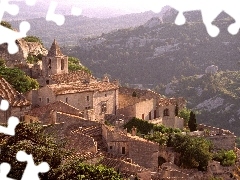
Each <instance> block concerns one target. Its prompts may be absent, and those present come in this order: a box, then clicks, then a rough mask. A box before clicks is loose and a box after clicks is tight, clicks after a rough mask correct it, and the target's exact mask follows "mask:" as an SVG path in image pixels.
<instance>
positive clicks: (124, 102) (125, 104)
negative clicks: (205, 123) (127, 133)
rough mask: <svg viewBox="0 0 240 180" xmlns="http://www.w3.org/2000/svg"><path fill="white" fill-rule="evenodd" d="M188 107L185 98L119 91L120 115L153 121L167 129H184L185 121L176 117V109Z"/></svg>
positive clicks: (129, 90) (150, 92)
mask: <svg viewBox="0 0 240 180" xmlns="http://www.w3.org/2000/svg"><path fill="white" fill-rule="evenodd" d="M176 106H178V108H179V110H181V109H182V108H184V107H185V106H186V101H185V99H184V98H163V97H162V96H161V95H159V94H157V93H155V92H153V91H150V90H139V89H131V88H123V87H120V89H119V109H118V114H122V115H124V116H127V117H136V118H139V119H143V120H148V121H149V120H151V122H157V123H160V124H163V125H165V126H167V127H174V128H181V129H182V128H183V126H184V120H183V119H182V118H179V117H177V116H175V109H176Z"/></svg>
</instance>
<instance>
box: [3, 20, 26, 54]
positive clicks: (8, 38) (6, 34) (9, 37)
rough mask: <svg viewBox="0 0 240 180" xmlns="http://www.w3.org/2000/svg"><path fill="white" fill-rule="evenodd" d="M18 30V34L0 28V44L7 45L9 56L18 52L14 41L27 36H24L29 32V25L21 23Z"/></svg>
mask: <svg viewBox="0 0 240 180" xmlns="http://www.w3.org/2000/svg"><path fill="white" fill-rule="evenodd" d="M19 30H20V32H17V31H13V30H11V29H8V28H6V27H4V26H0V32H1V36H0V44H3V43H8V52H9V53H10V54H15V53H17V52H18V46H17V44H16V42H15V41H16V40H17V39H20V38H23V37H26V36H27V35H26V34H27V32H28V31H29V30H30V24H29V23H28V22H26V21H23V22H21V23H20V26H19Z"/></svg>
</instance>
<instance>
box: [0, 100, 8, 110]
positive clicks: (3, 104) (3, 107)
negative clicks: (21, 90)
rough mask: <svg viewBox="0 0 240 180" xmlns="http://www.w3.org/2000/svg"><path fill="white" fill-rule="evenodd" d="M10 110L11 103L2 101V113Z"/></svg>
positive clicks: (0, 106)
mask: <svg viewBox="0 0 240 180" xmlns="http://www.w3.org/2000/svg"><path fill="white" fill-rule="evenodd" d="M8 108H9V103H8V101H7V100H4V99H2V100H1V103H0V110H1V111H6V110H8Z"/></svg>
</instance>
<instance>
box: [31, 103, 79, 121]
mask: <svg viewBox="0 0 240 180" xmlns="http://www.w3.org/2000/svg"><path fill="white" fill-rule="evenodd" d="M52 110H54V111H57V112H63V113H68V114H71V115H76V116H79V115H81V111H80V110H79V109H77V108H75V107H73V106H71V105H69V104H67V103H64V102H62V101H56V102H54V103H50V104H47V105H45V106H42V107H37V108H34V109H32V110H31V111H29V112H28V113H27V114H28V115H30V116H34V117H38V118H39V119H40V120H41V122H42V123H44V121H45V120H46V121H47V120H48V118H49V117H50V112H51V111H52Z"/></svg>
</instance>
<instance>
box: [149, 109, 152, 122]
mask: <svg viewBox="0 0 240 180" xmlns="http://www.w3.org/2000/svg"><path fill="white" fill-rule="evenodd" d="M151 119H152V113H151V111H150V112H149V120H151Z"/></svg>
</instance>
